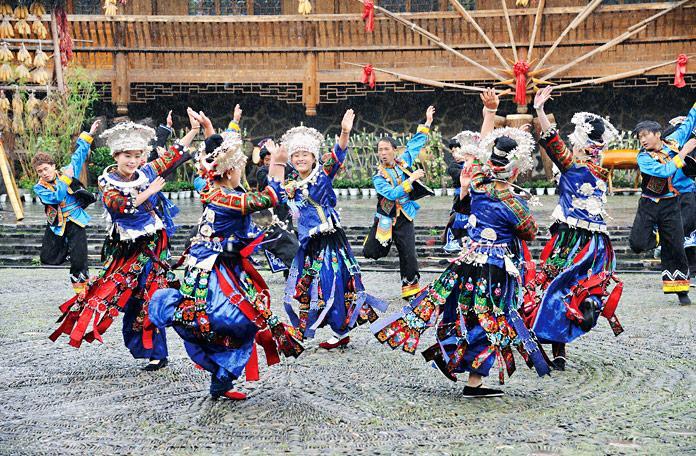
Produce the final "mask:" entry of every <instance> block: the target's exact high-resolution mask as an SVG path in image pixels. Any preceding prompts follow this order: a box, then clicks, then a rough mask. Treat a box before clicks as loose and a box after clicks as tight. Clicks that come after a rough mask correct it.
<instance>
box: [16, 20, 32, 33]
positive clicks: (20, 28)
mask: <svg viewBox="0 0 696 456" xmlns="http://www.w3.org/2000/svg"><path fill="white" fill-rule="evenodd" d="M15 29H16V30H17V33H18V34H19V36H23V37H28V36H30V35H31V26H30V25H29V23H28V22H27V21H26V20H24V19H20V20H18V21H17V23H16V24H15Z"/></svg>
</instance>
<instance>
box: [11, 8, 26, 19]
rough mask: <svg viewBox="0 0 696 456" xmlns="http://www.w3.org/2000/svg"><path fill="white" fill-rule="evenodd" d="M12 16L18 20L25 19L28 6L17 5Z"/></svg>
mask: <svg viewBox="0 0 696 456" xmlns="http://www.w3.org/2000/svg"><path fill="white" fill-rule="evenodd" d="M14 16H15V17H16V18H17V19H18V20H22V19H26V18H27V17H28V16H29V8H27V7H26V6H24V5H17V7H16V8H15V9H14Z"/></svg>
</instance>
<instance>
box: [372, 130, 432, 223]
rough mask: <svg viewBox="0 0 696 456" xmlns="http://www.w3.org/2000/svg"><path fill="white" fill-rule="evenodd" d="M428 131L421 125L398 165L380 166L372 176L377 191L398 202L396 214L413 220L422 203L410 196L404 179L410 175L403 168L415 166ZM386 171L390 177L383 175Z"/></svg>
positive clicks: (408, 187) (408, 186)
mask: <svg viewBox="0 0 696 456" xmlns="http://www.w3.org/2000/svg"><path fill="white" fill-rule="evenodd" d="M428 133H430V129H429V128H428V127H425V126H423V125H420V126H419V127H418V131H417V132H416V134H415V135H414V136H413V138H411V140H410V141H409V142H408V143H407V144H406V150H405V151H404V153H403V154H402V155H401V156H400V157H399V158H398V159H397V165H396V166H394V167H391V168H387V167H385V166H380V168H379V171H378V172H377V174H375V175H374V176H372V184H373V185H374V187H375V190H377V193H379V194H380V195H382V196H383V197H385V198H387V199H388V200H391V201H395V202H396V203H397V212H396V216H398V215H399V212H401V213H403V214H404V216H406V218H407V219H409V220H413V219H414V218H415V217H416V215H417V214H418V210H419V209H420V204H418V203H417V202H415V201H413V200H412V199H411V198H410V196H409V192H410V191H411V186H410V185H408V184H406V185H404V181H406V180H408V176H407V175H406V173H405V172H404V171H403V169H402V168H410V167H411V166H413V163H414V162H415V161H416V158H418V154H420V151H421V149H423V146H425V143H426V141H427V140H428ZM384 172H386V173H387V175H388V176H389V178H387V177H386V176H384V175H383V173H384Z"/></svg>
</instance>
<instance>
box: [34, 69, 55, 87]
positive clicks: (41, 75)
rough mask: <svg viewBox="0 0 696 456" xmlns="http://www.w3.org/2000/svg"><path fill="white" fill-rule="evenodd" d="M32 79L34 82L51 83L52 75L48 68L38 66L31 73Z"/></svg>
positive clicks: (40, 83) (39, 83)
mask: <svg viewBox="0 0 696 456" xmlns="http://www.w3.org/2000/svg"><path fill="white" fill-rule="evenodd" d="M31 80H32V81H33V82H34V84H38V85H48V84H50V83H51V75H50V74H48V71H46V68H37V69H35V70H34V71H32V73H31Z"/></svg>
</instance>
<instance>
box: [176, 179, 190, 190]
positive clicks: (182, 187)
mask: <svg viewBox="0 0 696 456" xmlns="http://www.w3.org/2000/svg"><path fill="white" fill-rule="evenodd" d="M177 188H178V189H179V191H180V192H186V191H189V190H193V183H192V182H188V181H179V182H177Z"/></svg>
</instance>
